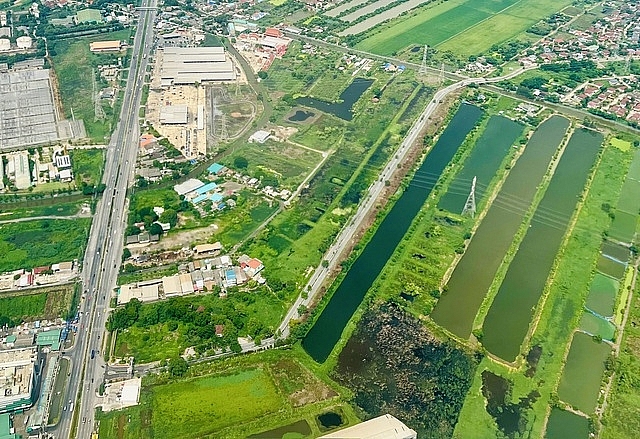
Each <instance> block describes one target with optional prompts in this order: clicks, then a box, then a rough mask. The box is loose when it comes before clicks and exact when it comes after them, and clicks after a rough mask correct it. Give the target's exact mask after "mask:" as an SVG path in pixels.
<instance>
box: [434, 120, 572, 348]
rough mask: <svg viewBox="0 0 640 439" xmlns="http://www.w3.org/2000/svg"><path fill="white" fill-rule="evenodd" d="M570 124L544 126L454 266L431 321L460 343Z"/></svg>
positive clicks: (527, 147) (530, 141) (567, 122)
mask: <svg viewBox="0 0 640 439" xmlns="http://www.w3.org/2000/svg"><path fill="white" fill-rule="evenodd" d="M567 128H569V121H568V120H567V119H565V118H562V117H559V116H554V117H552V118H550V119H548V120H546V121H545V122H544V123H542V124H541V125H540V126H539V127H538V129H537V130H536V131H535V133H534V134H533V135H532V136H531V139H529V142H528V143H527V146H526V147H525V150H524V152H523V153H522V155H521V156H520V157H519V158H518V160H517V161H516V163H515V165H514V166H513V168H512V169H511V171H510V172H509V175H508V176H507V178H506V180H505V182H504V184H503V185H502V189H501V190H500V192H499V193H498V195H497V196H496V199H495V200H494V201H493V203H492V205H491V207H490V208H489V210H488V211H487V214H486V216H485V217H484V219H483V220H482V223H480V226H478V229H477V230H476V233H475V234H474V236H473V238H472V239H471V242H470V243H469V246H468V247H467V250H466V251H465V253H464V255H463V256H462V258H461V259H460V261H459V262H458V265H457V266H456V267H455V269H454V271H453V273H452V275H451V278H450V279H449V282H448V284H447V287H446V288H445V291H444V292H443V294H442V296H441V297H440V300H438V303H437V305H436V307H435V308H434V310H433V312H432V313H431V318H433V320H434V321H435V322H436V323H438V324H439V325H441V326H443V327H444V328H446V329H448V330H449V331H451V332H452V333H453V334H455V335H457V336H459V337H462V338H464V339H466V338H469V335H471V329H472V328H473V321H474V319H475V316H476V314H477V312H478V309H479V308H480V305H481V304H482V301H483V299H484V297H485V295H486V294H487V291H488V290H489V287H490V286H491V283H492V282H493V278H494V277H495V275H496V272H497V271H498V267H500V264H501V263H502V260H503V258H504V256H505V254H506V253H507V251H508V250H509V246H510V245H511V242H512V241H513V236H514V235H515V234H516V232H517V231H518V228H519V227H520V225H521V224H522V221H523V219H524V215H525V213H526V211H527V209H528V208H529V205H530V204H531V202H532V201H533V197H534V196H535V194H536V191H537V190H538V185H539V184H540V182H541V181H542V178H543V177H544V175H545V173H546V172H547V169H548V168H549V164H550V163H551V159H552V158H553V154H554V153H555V152H556V150H557V149H558V146H559V145H560V143H561V142H562V138H563V137H564V134H565V132H566V131H567Z"/></svg>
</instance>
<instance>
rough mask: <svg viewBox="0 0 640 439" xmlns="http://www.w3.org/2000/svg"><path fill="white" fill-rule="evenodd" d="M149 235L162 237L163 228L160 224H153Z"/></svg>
mask: <svg viewBox="0 0 640 439" xmlns="http://www.w3.org/2000/svg"><path fill="white" fill-rule="evenodd" d="M149 234H150V235H162V226H161V225H160V224H158V223H153V224H151V227H149Z"/></svg>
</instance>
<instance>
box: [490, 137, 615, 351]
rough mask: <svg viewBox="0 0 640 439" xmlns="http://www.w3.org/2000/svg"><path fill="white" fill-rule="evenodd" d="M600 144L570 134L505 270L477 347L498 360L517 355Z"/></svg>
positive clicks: (593, 139) (600, 140)
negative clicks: (486, 350) (479, 345)
mask: <svg viewBox="0 0 640 439" xmlns="http://www.w3.org/2000/svg"><path fill="white" fill-rule="evenodd" d="M603 140H604V138H603V136H602V134H600V133H597V132H595V131H590V130H585V129H578V130H576V131H574V133H573V135H572V136H571V139H569V142H568V144H567V146H566V148H565V151H564V152H563V154H562V156H561V157H560V161H559V162H558V165H557V167H556V169H555V172H554V174H553V177H552V178H551V182H550V183H549V186H548V187H547V190H546V192H545V194H544V196H543V198H542V200H541V201H540V204H539V205H538V208H537V209H536V212H535V213H534V215H533V218H532V220H531V223H530V225H529V229H528V230H527V232H526V234H525V236H524V239H523V240H522V242H521V243H520V246H519V248H518V250H517V252H516V254H515V256H514V258H513V260H512V261H511V264H510V265H509V268H508V269H507V273H506V275H505V278H504V280H503V281H502V284H501V285H500V288H499V290H498V293H497V294H496V297H495V299H494V300H493V303H492V304H491V307H490V308H489V312H488V313H487V316H486V317H485V320H484V325H483V332H484V337H483V339H482V344H483V345H484V346H485V347H486V348H487V349H488V350H489V351H490V352H491V353H493V354H495V355H497V356H498V357H500V358H503V359H505V360H507V361H513V360H515V358H516V356H517V355H518V353H519V352H520V345H521V344H522V342H523V341H524V338H525V336H526V334H527V331H528V329H529V323H530V321H531V317H532V315H533V310H534V309H535V306H536V304H537V303H538V300H539V299H540V295H541V294H542V291H543V289H544V286H545V284H546V282H547V277H548V275H549V271H550V270H551V267H552V265H553V261H554V259H555V257H556V254H557V253H558V250H559V249H560V244H561V243H562V238H563V237H564V234H565V233H566V230H567V227H568V225H569V221H570V219H571V216H572V214H573V212H574V210H575V208H576V204H577V202H578V197H579V196H580V194H581V192H582V190H583V188H584V185H585V183H586V182H587V177H588V175H589V171H590V170H591V168H592V167H593V165H594V162H595V160H596V157H597V155H598V151H599V150H600V146H601V145H602V141H603Z"/></svg>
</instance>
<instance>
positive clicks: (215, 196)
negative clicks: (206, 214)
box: [209, 194, 223, 203]
mask: <svg viewBox="0 0 640 439" xmlns="http://www.w3.org/2000/svg"><path fill="white" fill-rule="evenodd" d="M222 198H223V197H222V194H211V195H210V196H209V199H210V200H211V201H213V202H214V203H217V202H218V201H222Z"/></svg>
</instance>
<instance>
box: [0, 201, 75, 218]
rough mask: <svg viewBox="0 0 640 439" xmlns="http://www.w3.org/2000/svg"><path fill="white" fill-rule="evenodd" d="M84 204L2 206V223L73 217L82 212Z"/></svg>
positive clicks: (0, 211)
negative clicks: (20, 219) (38, 217)
mask: <svg viewBox="0 0 640 439" xmlns="http://www.w3.org/2000/svg"><path fill="white" fill-rule="evenodd" d="M81 205H82V203H79V202H74V203H58V204H52V205H50V206H34V207H19V208H12V206H10V205H9V206H4V205H2V204H0V221H6V220H12V219H16V218H28V217H34V216H72V215H75V214H77V213H78V212H79V211H80V207H81Z"/></svg>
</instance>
